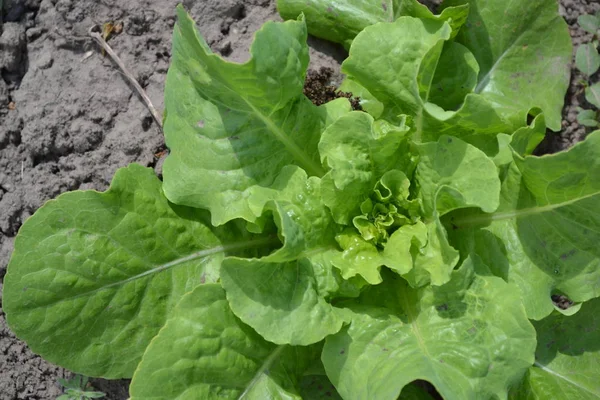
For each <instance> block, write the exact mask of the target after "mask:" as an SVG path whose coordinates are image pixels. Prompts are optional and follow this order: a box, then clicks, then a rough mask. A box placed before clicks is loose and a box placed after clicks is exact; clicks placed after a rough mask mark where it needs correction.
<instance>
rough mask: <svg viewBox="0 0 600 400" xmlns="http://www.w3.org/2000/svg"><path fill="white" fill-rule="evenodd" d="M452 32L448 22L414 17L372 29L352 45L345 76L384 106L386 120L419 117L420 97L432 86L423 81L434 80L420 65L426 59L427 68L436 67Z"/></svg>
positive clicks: (400, 19) (344, 65) (378, 25)
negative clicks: (423, 71)
mask: <svg viewBox="0 0 600 400" xmlns="http://www.w3.org/2000/svg"><path fill="white" fill-rule="evenodd" d="M451 31H452V30H451V28H450V26H449V25H448V24H447V23H445V22H439V21H435V20H423V19H418V18H413V17H400V18H399V19H397V20H396V21H395V22H392V23H385V24H384V23H382V24H377V25H373V26H369V27H367V28H365V29H364V30H363V31H362V32H361V33H360V34H359V35H358V36H357V37H356V39H355V40H354V42H353V43H352V47H351V48H350V55H349V57H348V58H347V59H346V60H345V61H344V63H343V64H342V72H344V73H345V74H347V75H348V76H349V78H350V79H352V80H354V81H356V82H357V83H358V84H360V85H362V86H363V87H365V88H366V89H367V90H368V91H369V92H370V93H371V94H372V95H373V96H374V97H375V98H376V99H377V100H378V101H380V102H381V103H382V104H383V105H384V107H385V108H384V116H385V117H386V118H387V119H389V120H394V119H395V118H396V117H397V116H398V115H400V114H407V115H410V116H417V115H420V114H421V110H422V108H423V101H422V100H421V94H422V92H423V90H424V87H426V86H428V83H429V84H430V83H431V82H425V81H423V80H422V79H424V78H423V76H427V75H431V79H433V73H434V72H435V69H434V70H433V71H431V70H429V71H426V72H427V73H426V74H421V73H420V72H422V71H421V65H422V64H424V59H426V58H427V63H425V65H426V66H427V67H430V68H431V66H435V62H434V61H435V60H436V59H437V58H439V55H440V53H441V50H442V47H443V42H444V41H445V40H448V39H449V38H450V34H451ZM373 43H377V46H373Z"/></svg>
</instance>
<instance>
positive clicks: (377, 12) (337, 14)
mask: <svg viewBox="0 0 600 400" xmlns="http://www.w3.org/2000/svg"><path fill="white" fill-rule="evenodd" d="M277 9H278V11H279V14H280V15H281V17H282V18H283V19H296V18H297V17H298V15H300V14H301V13H303V14H304V15H305V16H306V23H307V26H308V31H309V32H310V34H311V35H314V36H317V37H320V38H323V39H327V40H330V41H332V42H336V43H341V44H342V45H344V47H346V48H349V47H350V44H351V43H352V40H353V39H354V37H355V36H356V35H358V34H359V33H360V32H361V31H362V30H363V29H365V28H366V27H367V26H369V25H373V24H376V23H378V22H393V21H395V20H396V19H398V18H399V17H401V16H410V17H418V18H423V19H433V20H438V21H448V22H449V23H450V25H451V26H452V30H453V35H455V34H456V33H457V32H458V30H459V29H460V27H461V26H462V25H463V24H464V23H465V21H466V20H467V15H468V12H469V9H468V6H459V7H451V8H446V9H445V10H444V11H443V12H442V13H441V14H440V15H433V13H432V12H431V11H429V9H428V8H427V7H426V6H424V5H423V4H421V3H419V2H418V1H417V0H383V1H381V0H377V1H375V0H344V1H341V0H334V1H326V0H312V1H305V0H277Z"/></svg>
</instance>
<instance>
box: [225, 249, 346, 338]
mask: <svg viewBox="0 0 600 400" xmlns="http://www.w3.org/2000/svg"><path fill="white" fill-rule="evenodd" d="M330 268H331V267H330ZM317 279H318V278H317V276H316V275H315V272H314V270H313V265H312V262H311V260H310V259H308V258H302V259H300V260H298V261H291V262H286V263H274V262H267V261H264V260H263V259H260V260H257V259H242V258H234V257H230V258H227V259H225V260H224V261H223V266H222V268H221V282H222V284H223V287H224V288H225V290H226V291H227V300H229V304H230V305H231V309H232V310H233V312H234V313H235V315H237V316H238V317H239V318H240V319H241V320H242V321H244V323H246V324H248V325H250V326H251V327H252V328H253V329H254V330H256V331H257V332H258V333H259V334H260V335H261V336H262V337H264V338H265V339H266V340H268V341H270V342H273V343H277V344H291V345H300V346H306V345H309V344H313V343H317V342H320V341H321V340H323V339H324V338H325V337H326V336H328V335H331V334H333V333H336V332H338V331H339V330H340V329H341V327H342V325H343V324H344V323H345V322H347V321H348V318H347V314H346V313H345V311H344V310H342V309H340V308H336V307H333V306H332V305H331V304H329V303H328V302H327V301H326V299H325V297H326V295H327V294H328V293H327V294H326V293H320V292H319V283H318V282H317Z"/></svg>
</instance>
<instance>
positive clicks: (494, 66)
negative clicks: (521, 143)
mask: <svg viewBox="0 0 600 400" xmlns="http://www.w3.org/2000/svg"><path fill="white" fill-rule="evenodd" d="M464 4H468V5H469V6H470V13H469V18H468V20H467V23H466V24H465V26H464V27H463V29H461V31H460V32H459V34H458V36H457V41H458V42H460V43H462V44H464V45H465V46H467V47H468V48H469V50H471V51H472V52H473V54H475V58H476V59H477V61H478V62H479V66H480V68H481V70H480V72H479V83H478V85H477V88H476V92H477V93H481V94H482V95H483V97H484V98H486V99H488V100H489V101H491V102H492V103H493V104H494V107H495V108H496V109H497V110H498V111H500V112H501V113H502V114H503V115H504V116H507V117H510V118H511V119H513V120H516V121H525V117H526V114H527V112H528V111H529V110H530V109H531V108H532V107H540V108H541V109H542V110H543V112H544V114H545V115H546V122H547V123H548V127H549V128H550V129H552V130H555V131H556V130H559V129H560V124H561V112H562V107H563V97H564V94H565V93H566V90H567V88H568V85H569V76H570V70H569V61H570V60H571V53H572V45H571V38H570V36H569V32H568V29H567V24H566V22H565V21H564V20H563V19H562V17H560V16H559V15H558V8H557V5H556V2H554V1H548V0H516V1H511V2H509V3H507V2H506V0H449V1H445V2H444V5H443V7H448V6H458V5H464ZM542 82H543V83H544V84H543V85H540V83H542ZM519 123H521V122H519ZM505 133H509V132H505Z"/></svg>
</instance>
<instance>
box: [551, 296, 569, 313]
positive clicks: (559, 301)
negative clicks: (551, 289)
mask: <svg viewBox="0 0 600 400" xmlns="http://www.w3.org/2000/svg"><path fill="white" fill-rule="evenodd" d="M552 302H553V303H554V305H555V306H556V307H558V308H560V309H561V310H566V309H568V308H570V307H572V306H573V304H574V303H573V301H572V300H571V299H569V298H568V297H567V296H564V295H562V294H553V295H552Z"/></svg>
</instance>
